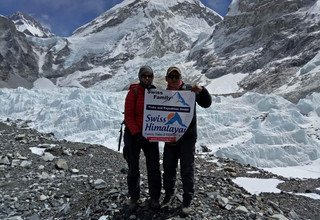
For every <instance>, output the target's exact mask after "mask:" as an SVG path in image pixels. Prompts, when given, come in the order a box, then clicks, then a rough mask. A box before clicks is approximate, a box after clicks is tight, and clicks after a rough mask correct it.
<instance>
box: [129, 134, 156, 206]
mask: <svg viewBox="0 0 320 220" xmlns="http://www.w3.org/2000/svg"><path fill="white" fill-rule="evenodd" d="M141 149H142V150H143V152H144V155H145V158H146V166H147V174H148V187H149V195H150V197H151V199H155V200H159V198H160V193H161V172H160V155H159V145H158V142H150V144H148V145H145V146H139V145H137V143H136V141H135V139H134V138H133V136H132V135H131V133H130V131H129V130H128V129H125V132H124V148H123V151H124V154H125V158H126V160H127V163H128V167H129V170H128V176H127V183H128V190H129V196H130V197H131V198H133V199H139V198H140V168H139V159H140V152H141Z"/></svg>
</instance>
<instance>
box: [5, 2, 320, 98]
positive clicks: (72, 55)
mask: <svg viewBox="0 0 320 220" xmlns="http://www.w3.org/2000/svg"><path fill="white" fill-rule="evenodd" d="M319 2H320V0H306V1H300V0H281V1H280V0H277V1H271V0H264V1H247V0H233V1H232V3H231V5H230V9H229V12H228V14H227V16H226V17H225V18H223V19H222V18H221V17H220V16H219V15H218V14H217V13H215V12H214V11H212V10H211V9H209V8H207V7H205V6H204V5H202V4H201V2H200V1H199V0H187V1H181V0H171V1H170V0H124V1H123V2H122V3H120V4H118V5H116V6H115V7H113V8H111V9H110V10H108V11H106V12H105V13H103V14H101V15H100V16H99V17H97V18H96V19H94V20H93V21H91V22H89V23H88V24H85V25H84V26H82V27H79V28H78V29H77V30H76V31H75V32H74V34H73V35H72V36H71V37H68V38H61V37H57V36H52V37H49V38H39V37H34V36H22V35H20V38H21V39H22V40H23V41H25V42H27V44H29V45H30V47H31V48H32V50H33V52H34V53H33V54H36V58H35V59H36V62H31V63H32V65H37V67H33V68H32V69H33V71H34V72H27V74H26V73H25V71H20V72H19V73H18V74H21V76H22V78H24V79H26V75H29V74H30V75H32V77H29V79H27V81H28V82H29V83H32V82H33V81H34V79H35V78H36V77H46V78H48V79H50V80H52V81H53V82H54V83H55V84H56V85H58V86H62V87H64V86H67V87H80V88H82V87H86V88H87V87H93V88H99V89H104V90H107V91H120V90H123V89H124V88H126V87H127V85H128V84H130V83H132V82H133V81H135V80H137V74H136V73H137V70H138V68H139V66H140V65H143V64H149V65H150V66H152V67H153V68H154V70H155V76H156V77H155V84H158V85H160V87H161V84H163V83H164V82H163V76H164V74H165V71H166V69H167V68H168V67H169V66H171V65H178V66H179V67H180V68H181V69H182V70H183V74H184V79H185V81H187V82H191V81H192V82H197V83H200V84H204V85H206V86H207V87H208V88H210V91H212V92H213V93H214V94H222V93H240V94H242V93H244V92H247V91H250V90H251V91H258V92H263V93H277V94H280V95H282V96H284V97H286V98H288V99H290V100H292V101H296V102H297V101H298V100H299V99H300V98H301V97H304V96H305V95H306V94H310V93H312V92H313V91H319V90H320V89H319V80H320V77H319V74H320V73H319V71H318V69H317V68H315V67H317V66H318V62H319V59H318V56H319V55H317V54H318V53H319V50H320V31H319V30H320V23H319V21H320V13H319V11H320V9H319V7H320V6H319V5H320V3H319ZM8 39H9V38H3V41H4V42H1V44H2V45H3V44H6V46H4V50H3V51H6V50H8V48H9V47H10V44H9V43H8V41H10V40H8ZM0 53H1V56H2V57H3V59H7V56H5V55H4V54H3V52H2V51H1V52H0ZM31 54H32V53H31ZM16 57H17V58H19V56H16ZM18 60H19V62H22V64H23V65H28V64H30V62H28V61H26V60H25V59H20V58H19V59H18ZM12 66H14V64H13V63H11V62H10V63H9V64H8V65H6V67H5V68H3V72H4V73H5V74H6V75H9V74H12V72H13V70H12ZM2 74H3V73H2ZM14 74H16V73H14ZM23 74H24V75H23ZM35 76H36V77H35ZM30 78H31V79H30ZM5 80H6V79H5ZM225 81H228V82H229V83H228V84H227V85H228V89H225V88H222V89H221V85H224V86H225V85H226V84H225V83H223V82H225ZM3 84H5V85H8V86H12V85H11V84H10V83H7V82H6V81H5V83H3ZM22 86H24V85H23V84H22ZM13 87H15V86H13Z"/></svg>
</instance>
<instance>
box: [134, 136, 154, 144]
mask: <svg viewBox="0 0 320 220" xmlns="http://www.w3.org/2000/svg"><path fill="white" fill-rule="evenodd" d="M134 137H135V140H136V142H137V144H138V145H141V146H145V145H148V144H149V143H150V142H149V141H148V139H147V138H145V137H143V136H142V134H141V133H138V134H136V135H135V136H134Z"/></svg>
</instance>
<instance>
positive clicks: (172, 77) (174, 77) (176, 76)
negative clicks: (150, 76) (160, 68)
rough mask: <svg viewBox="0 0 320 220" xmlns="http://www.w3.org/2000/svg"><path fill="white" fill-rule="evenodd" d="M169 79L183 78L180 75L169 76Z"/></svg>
mask: <svg viewBox="0 0 320 220" xmlns="http://www.w3.org/2000/svg"><path fill="white" fill-rule="evenodd" d="M167 77H168V78H169V79H180V78H181V76H180V75H173V74H172V75H168V76H167Z"/></svg>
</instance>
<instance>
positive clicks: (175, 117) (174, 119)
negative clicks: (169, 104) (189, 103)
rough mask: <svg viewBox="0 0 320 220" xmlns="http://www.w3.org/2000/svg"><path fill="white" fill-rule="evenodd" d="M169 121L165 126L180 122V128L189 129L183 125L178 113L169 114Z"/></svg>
mask: <svg viewBox="0 0 320 220" xmlns="http://www.w3.org/2000/svg"><path fill="white" fill-rule="evenodd" d="M167 119H168V122H167V123H166V124H165V125H172V124H173V123H175V122H178V124H179V125H180V126H182V127H184V128H186V127H187V126H186V125H185V124H183V122H182V119H181V117H180V115H179V114H178V113H177V112H175V113H170V114H168V116H167Z"/></svg>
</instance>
